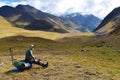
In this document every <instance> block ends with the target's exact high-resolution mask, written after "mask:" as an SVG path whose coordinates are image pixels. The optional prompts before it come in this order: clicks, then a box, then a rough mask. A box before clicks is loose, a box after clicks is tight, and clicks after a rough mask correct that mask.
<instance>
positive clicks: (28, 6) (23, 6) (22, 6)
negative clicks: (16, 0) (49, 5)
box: [16, 4, 33, 8]
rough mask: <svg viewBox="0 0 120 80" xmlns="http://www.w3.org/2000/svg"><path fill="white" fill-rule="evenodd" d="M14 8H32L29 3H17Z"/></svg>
mask: <svg viewBox="0 0 120 80" xmlns="http://www.w3.org/2000/svg"><path fill="white" fill-rule="evenodd" d="M16 8H33V7H32V6H30V5H22V4H19V5H17V6H16Z"/></svg>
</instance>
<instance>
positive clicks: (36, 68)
mask: <svg viewBox="0 0 120 80" xmlns="http://www.w3.org/2000/svg"><path fill="white" fill-rule="evenodd" d="M38 69H44V68H41V67H34V68H31V69H26V70H22V71H14V70H9V71H6V72H5V74H6V75H9V74H12V73H20V72H24V71H29V70H38Z"/></svg>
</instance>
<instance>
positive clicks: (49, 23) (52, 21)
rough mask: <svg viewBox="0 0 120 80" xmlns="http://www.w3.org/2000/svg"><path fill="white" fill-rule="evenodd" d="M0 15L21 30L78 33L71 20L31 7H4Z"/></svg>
mask: <svg viewBox="0 0 120 80" xmlns="http://www.w3.org/2000/svg"><path fill="white" fill-rule="evenodd" d="M0 15H1V16H3V17H4V18H6V19H7V20H9V21H10V22H12V23H14V24H16V25H18V26H19V27H21V28H24V29H29V30H45V31H53V32H60V33H66V32H77V31H78V30H77V28H78V26H77V25H75V24H74V23H72V22H71V21H69V20H64V21H63V20H62V19H61V18H59V17H57V16H54V15H51V14H48V13H44V12H42V11H40V10H37V9H35V8H34V7H32V6H29V5H18V6H16V7H15V8H14V7H10V6H3V7H1V8H0Z"/></svg>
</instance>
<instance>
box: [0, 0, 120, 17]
mask: <svg viewBox="0 0 120 80" xmlns="http://www.w3.org/2000/svg"><path fill="white" fill-rule="evenodd" d="M18 4H23V5H31V6H33V7H35V8H37V9H39V10H41V11H44V12H47V13H51V14H54V15H57V16H60V15H63V14H66V13H67V14H70V13H76V12H77V13H81V14H83V15H84V14H93V15H95V16H97V17H99V18H101V19H103V18H104V17H105V16H106V15H107V14H109V13H110V12H111V11H112V10H113V9H114V8H116V7H119V6H120V1H119V0H0V7H1V6H3V5H9V6H13V7H15V6H17V5H18Z"/></svg>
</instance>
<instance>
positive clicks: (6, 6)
mask: <svg viewBox="0 0 120 80" xmlns="http://www.w3.org/2000/svg"><path fill="white" fill-rule="evenodd" d="M0 8H13V7H11V6H8V5H4V6H2V7H0Z"/></svg>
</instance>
